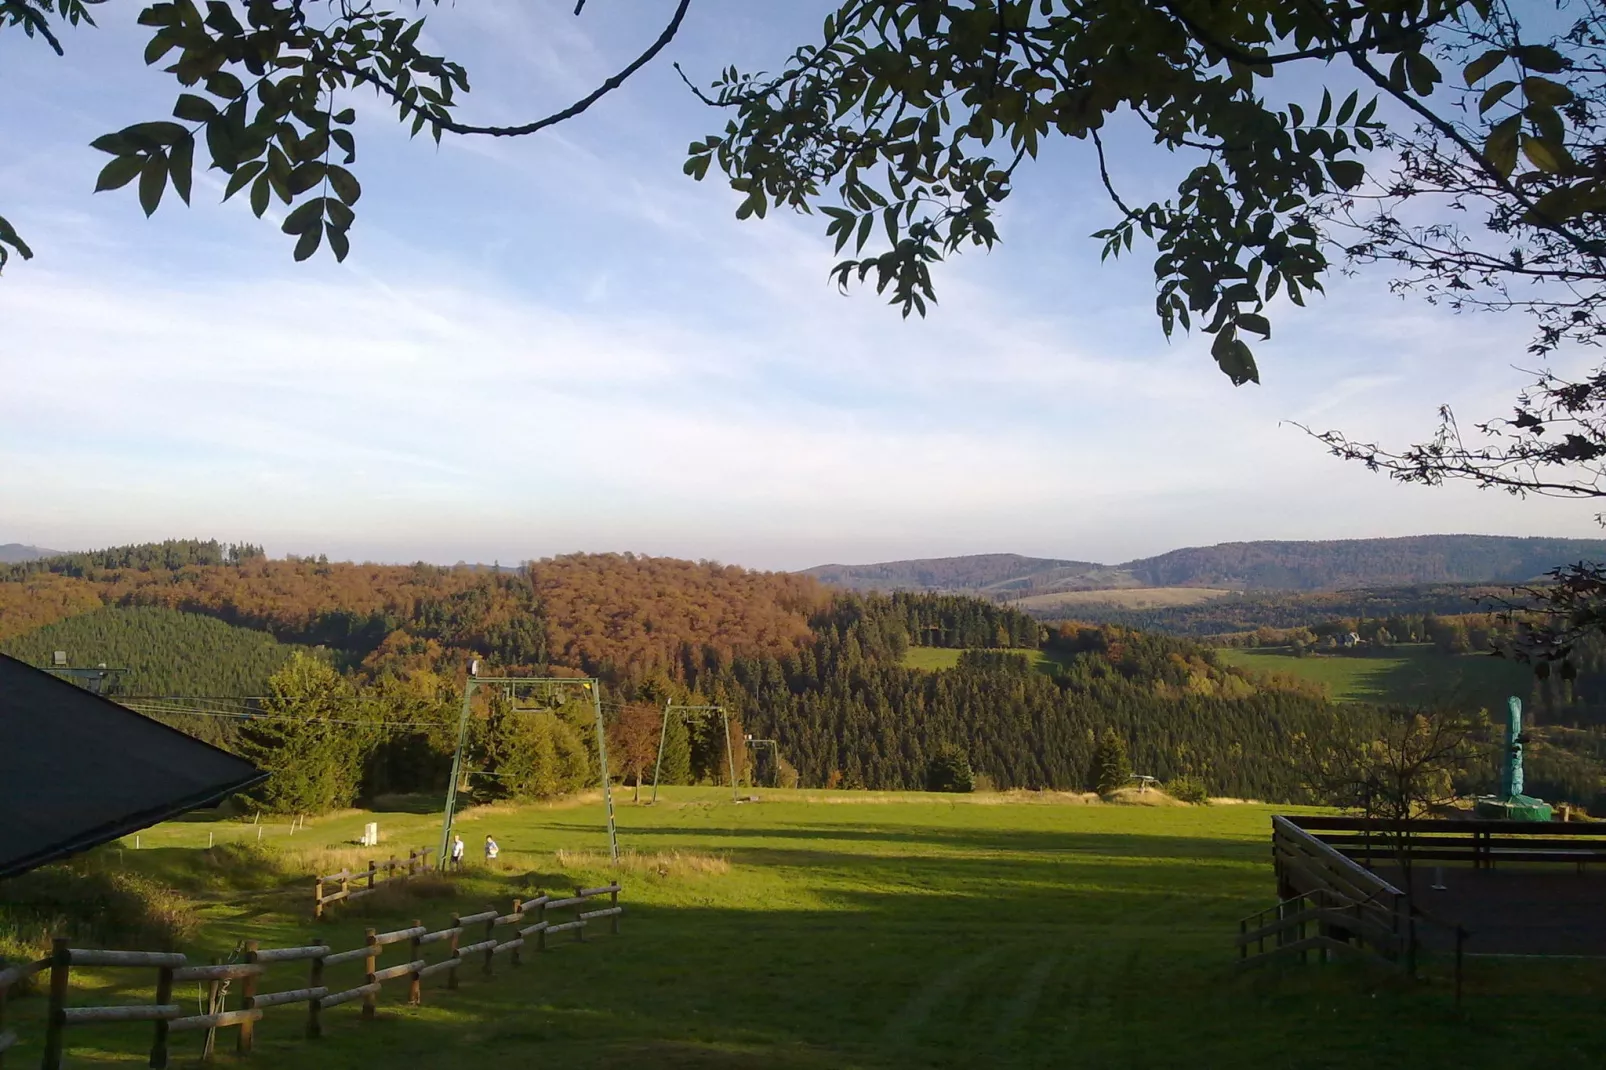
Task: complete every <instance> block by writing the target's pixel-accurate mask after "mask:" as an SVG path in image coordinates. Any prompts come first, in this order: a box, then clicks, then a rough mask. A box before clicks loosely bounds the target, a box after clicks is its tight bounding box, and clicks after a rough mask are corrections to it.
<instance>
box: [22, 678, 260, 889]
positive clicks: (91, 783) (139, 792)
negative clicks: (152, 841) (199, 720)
mask: <svg viewBox="0 0 1606 1070" xmlns="http://www.w3.org/2000/svg"><path fill="white" fill-rule="evenodd" d="M266 777H267V774H266V773H263V772H262V771H261V770H259V769H257V768H256V767H255V766H253V765H252V764H251V763H250V762H247V761H245V760H244V759H242V758H236V757H235V756H234V755H232V754H229V753H228V752H227V751H223V750H219V749H218V748H216V747H214V746H212V745H210V744H207V743H202V742H201V741H200V740H198V739H191V738H190V737H189V736H186V735H185V734H184V733H182V732H180V731H178V730H177V729H174V728H169V727H168V726H166V725H164V724H162V723H161V722H160V721H153V720H151V719H150V718H148V717H144V716H142V715H140V714H137V713H135V712H134V711H133V710H130V709H127V708H125V707H123V706H119V705H117V703H115V702H112V701H111V700H109V699H105V698H101V697H100V696H99V695H96V694H93V693H91V692H89V691H86V690H84V689H83V688H81V687H77V686H75V685H73V684H71V683H68V682H67V681H65V680H60V679H57V678H56V677H55V676H52V675H51V674H50V673H48V672H44V671H42V670H40V669H36V668H34V667H33V666H31V665H28V664H25V663H23V662H21V661H18V660H16V659H15V658H10V657H6V656H5V655H3V654H0V877H10V876H14V875H16V874H18V873H25V872H27V871H28V870H30V869H34V868H36V867H38V866H42V865H44V864H45V863H47V862H53V861H55V860H57V859H60V858H65V857H66V856H68V855H71V854H75V853H77V852H79V851H83V850H87V849H88V848H90V847H94V846H97V845H98V844H102V843H106V842H108V841H110V840H115V839H117V838H118V837H120V836H124V835H127V834H128V833H130V832H134V831H136V830H138V829H142V828H146V827H147V826H150V825H154V824H156V823H157V822H159V821H165V820H167V819H168V818H171V817H176V816H177V815H179V814H182V813H186V812H187V811H190V810H195V809H199V808H201V807H205V806H215V805H216V804H217V803H219V802H221V801H222V800H223V799H225V798H227V797H228V796H229V795H232V794H234V793H235V792H237V791H242V790H244V789H245V788H248V787H250V786H252V785H253V784H256V783H259V782H260V781H262V780H264V779H265V778H266Z"/></svg>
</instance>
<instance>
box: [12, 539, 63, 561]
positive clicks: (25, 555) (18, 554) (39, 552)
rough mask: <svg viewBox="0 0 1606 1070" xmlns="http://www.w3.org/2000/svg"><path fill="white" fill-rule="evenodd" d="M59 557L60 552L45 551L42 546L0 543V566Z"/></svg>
mask: <svg viewBox="0 0 1606 1070" xmlns="http://www.w3.org/2000/svg"><path fill="white" fill-rule="evenodd" d="M60 556H61V551H60V550H47V549H45V548H44V547H43V546H26V545H24V544H22V543H20V542H6V543H0V565H20V564H21V563H22V562H24V561H38V560H40V559H41V558H45V557H60Z"/></svg>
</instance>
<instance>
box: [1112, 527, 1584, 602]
mask: <svg viewBox="0 0 1606 1070" xmlns="http://www.w3.org/2000/svg"><path fill="white" fill-rule="evenodd" d="M1603 558H1606V540H1601V539H1542V538H1513V537H1508V536H1503V535H1414V536H1410V537H1408V538H1403V539H1336V540H1332V541H1328V542H1229V543H1222V544H1221V545H1219V546H1209V547H1202V548H1197V549H1186V550H1173V551H1171V552H1170V553H1167V554H1161V555H1160V556H1158V557H1149V558H1144V559H1143V560H1140V561H1129V562H1127V563H1126V564H1125V565H1123V566H1122V568H1124V569H1126V570H1127V571H1128V572H1130V573H1131V574H1132V575H1133V576H1134V577H1135V578H1136V579H1138V580H1140V581H1142V582H1143V583H1144V584H1147V585H1150V586H1154V587H1231V588H1240V589H1250V590H1282V591H1289V590H1292V591H1314V590H1333V589H1340V588H1350V587H1392V586H1403V585H1406V584H1419V583H1498V582H1509V583H1521V582H1523V581H1525V580H1531V579H1535V578H1537V577H1539V576H1542V575H1543V574H1544V573H1545V572H1546V571H1547V570H1549V569H1552V568H1555V567H1556V566H1558V565H1565V564H1568V563H1571V562H1574V561H1580V560H1600V559H1603Z"/></svg>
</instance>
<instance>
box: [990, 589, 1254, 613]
mask: <svg viewBox="0 0 1606 1070" xmlns="http://www.w3.org/2000/svg"><path fill="white" fill-rule="evenodd" d="M1232 593H1233V592H1231V591H1223V590H1221V589H1219V588H1216V587H1112V588H1109V589H1107V590H1097V591H1057V592H1055V593H1052V594H1033V595H1027V596H1026V597H1025V598H1021V599H1017V600H1015V601H1013V602H1011V603H1010V604H1011V605H1012V606H1015V607H1016V608H1018V609H1022V610H1025V611H1026V612H1028V613H1031V612H1047V611H1056V610H1064V611H1066V612H1068V613H1071V614H1074V613H1075V612H1076V609H1077V607H1079V606H1116V607H1118V608H1120V609H1166V608H1169V607H1171V606H1193V605H1198V604H1199V603H1200V602H1209V601H1211V600H1212V599H1216V598H1222V597H1224V596H1226V595H1229V594H1232Z"/></svg>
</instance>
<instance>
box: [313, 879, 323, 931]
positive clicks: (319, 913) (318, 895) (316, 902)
mask: <svg viewBox="0 0 1606 1070" xmlns="http://www.w3.org/2000/svg"><path fill="white" fill-rule="evenodd" d="M312 918H313V920H314V921H321V920H322V919H323V878H322V877H319V878H318V880H317V883H316V884H315V885H314V886H313V889H312Z"/></svg>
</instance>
